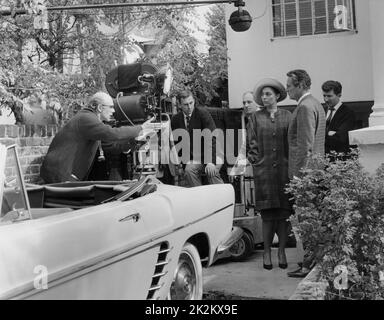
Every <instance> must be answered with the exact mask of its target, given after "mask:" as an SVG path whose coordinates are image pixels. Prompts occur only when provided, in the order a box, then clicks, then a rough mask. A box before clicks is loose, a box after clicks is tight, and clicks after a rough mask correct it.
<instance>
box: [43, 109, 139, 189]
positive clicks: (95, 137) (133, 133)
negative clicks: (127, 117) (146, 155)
mask: <svg viewBox="0 0 384 320" xmlns="http://www.w3.org/2000/svg"><path fill="white" fill-rule="evenodd" d="M140 131H141V126H134V127H121V128H112V127H111V126H109V125H106V124H104V123H102V122H101V121H100V119H99V118H98V116H97V115H96V113H95V112H94V111H93V110H91V109H88V108H85V109H83V110H80V111H79V112H78V113H77V114H76V115H75V116H74V117H73V118H72V119H71V120H70V121H69V122H68V123H67V124H66V125H65V126H64V127H63V128H62V129H61V130H60V131H59V132H58V133H57V134H56V136H55V137H54V138H53V140H52V142H51V144H50V146H49V149H48V152H47V154H46V156H45V158H44V162H43V164H42V166H41V170H40V176H41V177H42V178H43V179H44V181H45V182H46V183H55V182H63V181H73V180H76V178H77V179H78V180H86V179H87V176H88V173H89V171H90V168H91V166H92V163H93V160H94V158H95V155H96V151H97V148H98V145H99V143H100V142H99V141H100V140H103V141H107V142H108V141H110V142H114V141H121V140H128V139H133V138H135V137H137V136H138V135H139V132H140ZM73 175H74V176H75V177H74V176H73Z"/></svg>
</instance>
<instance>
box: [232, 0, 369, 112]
mask: <svg viewBox="0 0 384 320" xmlns="http://www.w3.org/2000/svg"><path fill="white" fill-rule="evenodd" d="M271 2H272V1H271V0H247V1H246V7H245V10H247V11H248V12H249V13H250V14H251V16H252V17H253V18H255V17H259V16H261V15H262V14H263V13H264V12H265V15H264V16H262V17H260V18H257V19H255V20H254V21H253V22H252V26H251V28H250V29H249V30H248V31H246V32H242V33H241V32H234V31H233V30H232V29H231V27H230V26H229V25H228V24H227V40H228V59H229V70H228V71H229V105H230V107H231V108H239V107H241V95H242V93H243V92H244V91H246V90H252V89H253V87H254V85H255V84H256V83H257V82H258V81H259V80H260V79H262V78H265V77H274V78H276V79H278V80H280V81H281V82H282V83H283V84H284V85H285V83H286V73H287V72H288V71H289V70H292V69H305V70H307V71H308V73H309V75H310V76H311V78H312V89H311V91H312V93H313V94H314V95H315V96H316V97H317V98H318V99H320V101H323V100H322V91H321V84H322V83H323V82H324V81H326V80H331V79H332V80H338V81H340V82H341V83H342V85H343V100H344V101H364V100H373V75H372V52H371V37H370V23H369V6H368V5H367V0H355V3H356V24H357V30H358V32H357V33H353V32H345V33H344V32H343V33H338V34H331V35H318V36H303V37H295V38H290V39H288V38H278V39H274V40H273V41H271V38H272V23H271V21H272V18H271V14H272V13H271ZM266 6H268V7H267V9H266ZM234 10H235V8H234V7H233V6H231V5H227V6H226V14H227V17H226V19H227V20H228V19H229V16H230V14H231V13H232V12H233V11H234ZM265 10H266V11H265ZM293 103H294V101H292V100H289V99H288V98H287V99H286V100H285V101H283V102H282V104H293Z"/></svg>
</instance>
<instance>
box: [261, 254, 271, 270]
mask: <svg viewBox="0 0 384 320" xmlns="http://www.w3.org/2000/svg"><path fill="white" fill-rule="evenodd" d="M265 260H266V259H265V253H264V254H263V268H264V269H266V270H271V269H272V268H273V265H272V263H265V262H264V261H265ZM269 261H271V252H269Z"/></svg>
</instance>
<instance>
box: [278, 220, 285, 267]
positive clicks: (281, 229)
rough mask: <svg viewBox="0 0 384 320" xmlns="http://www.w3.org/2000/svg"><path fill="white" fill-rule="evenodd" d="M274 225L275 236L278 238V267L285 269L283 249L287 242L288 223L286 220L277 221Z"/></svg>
mask: <svg viewBox="0 0 384 320" xmlns="http://www.w3.org/2000/svg"><path fill="white" fill-rule="evenodd" d="M276 223H277V228H276V229H277V236H278V237H279V251H278V253H277V256H278V259H279V267H280V268H283V269H285V268H286V267H287V257H286V255H285V247H286V244H287V240H288V221H287V219H279V220H277V222H276Z"/></svg>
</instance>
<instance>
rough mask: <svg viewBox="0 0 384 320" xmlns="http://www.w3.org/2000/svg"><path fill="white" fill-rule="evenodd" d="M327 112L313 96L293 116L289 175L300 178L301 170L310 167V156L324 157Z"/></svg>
mask: <svg viewBox="0 0 384 320" xmlns="http://www.w3.org/2000/svg"><path fill="white" fill-rule="evenodd" d="M324 140H325V112H324V108H323V106H322V105H321V103H320V102H319V101H318V100H317V99H315V98H314V97H313V96H312V95H311V94H310V95H308V96H306V97H304V99H303V100H302V101H300V104H299V105H298V106H297V107H296V109H295V110H294V111H293V114H292V120H291V123H290V124H289V129H288V144H289V158H288V159H289V166H288V175H289V178H290V179H292V177H293V176H300V174H299V172H300V170H301V169H304V168H307V167H309V163H308V161H309V156H310V155H311V154H314V153H317V154H320V155H324Z"/></svg>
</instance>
